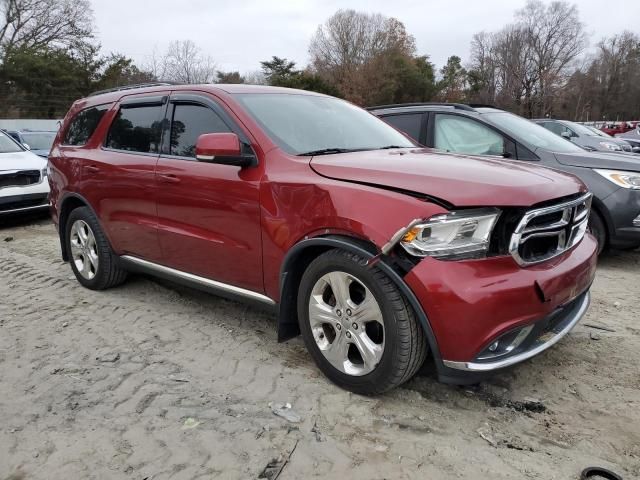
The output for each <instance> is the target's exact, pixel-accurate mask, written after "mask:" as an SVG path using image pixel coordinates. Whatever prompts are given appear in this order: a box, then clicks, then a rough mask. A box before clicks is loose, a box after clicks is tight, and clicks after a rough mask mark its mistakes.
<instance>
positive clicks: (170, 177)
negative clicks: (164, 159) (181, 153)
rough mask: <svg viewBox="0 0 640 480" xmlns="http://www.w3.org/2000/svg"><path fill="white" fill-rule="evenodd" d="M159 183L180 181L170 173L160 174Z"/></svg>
mask: <svg viewBox="0 0 640 480" xmlns="http://www.w3.org/2000/svg"><path fill="white" fill-rule="evenodd" d="M158 177H160V181H161V182H164V183H180V179H179V178H178V177H176V176H175V175H173V174H171V173H167V174H160V175H158Z"/></svg>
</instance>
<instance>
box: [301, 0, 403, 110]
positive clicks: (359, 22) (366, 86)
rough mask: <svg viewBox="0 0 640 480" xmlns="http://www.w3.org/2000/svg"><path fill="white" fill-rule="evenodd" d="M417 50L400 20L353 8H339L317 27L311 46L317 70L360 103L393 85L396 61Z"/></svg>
mask: <svg viewBox="0 0 640 480" xmlns="http://www.w3.org/2000/svg"><path fill="white" fill-rule="evenodd" d="M414 52H415V41H414V38H413V37H412V36H411V35H409V34H408V33H407V31H406V29H405V27H404V25H403V24H402V23H401V22H400V21H399V20H397V19H395V18H389V17H385V16H383V15H380V14H368V13H361V12H356V11H354V10H338V11H337V12H336V13H335V14H334V15H333V16H331V17H330V18H329V19H328V20H327V21H326V22H325V23H324V24H323V25H320V26H319V27H318V29H317V31H316V33H315V35H314V37H313V38H312V40H311V44H310V46H309V53H310V55H311V67H312V69H313V70H314V72H316V73H317V74H319V75H320V77H321V78H323V79H324V80H325V81H327V82H328V83H330V84H332V85H335V86H336V87H337V88H338V90H339V91H340V93H341V94H342V95H343V96H344V97H345V98H348V99H350V100H352V101H355V102H359V103H371V102H372V101H374V98H375V94H376V92H380V91H384V90H385V89H387V90H388V89H390V88H393V86H392V85H391V84H390V82H393V81H394V79H393V73H394V65H393V61H394V60H395V59H398V57H402V56H404V57H411V56H412V55H413V53H414Z"/></svg>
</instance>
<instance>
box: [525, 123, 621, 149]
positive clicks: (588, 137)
mask: <svg viewBox="0 0 640 480" xmlns="http://www.w3.org/2000/svg"><path fill="white" fill-rule="evenodd" d="M534 122H536V123H537V124H538V125H542V126H543V127H544V128H546V129H547V130H549V131H551V132H553V133H555V134H556V135H560V136H561V137H562V138H565V139H567V140H569V141H571V142H573V143H575V144H576V145H579V146H581V147H582V148H584V149H585V150H589V151H592V152H594V151H600V152H616V153H630V152H632V148H631V145H630V144H629V143H628V142H625V141H624V140H621V139H619V138H614V137H611V136H609V135H607V134H606V133H604V132H600V133H601V134H602V135H601V134H600V133H596V132H594V131H593V130H592V129H590V128H589V127H587V126H585V125H581V124H579V123H575V122H570V121H568V120H553V119H549V118H544V119H538V120H534ZM603 135H607V137H608V138H607V137H605V136H603Z"/></svg>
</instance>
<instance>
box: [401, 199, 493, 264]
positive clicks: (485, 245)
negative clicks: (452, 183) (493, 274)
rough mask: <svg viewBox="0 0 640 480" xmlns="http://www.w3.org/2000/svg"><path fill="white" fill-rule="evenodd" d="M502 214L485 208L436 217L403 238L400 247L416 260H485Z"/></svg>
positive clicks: (413, 226) (414, 226)
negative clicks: (494, 228)
mask: <svg viewBox="0 0 640 480" xmlns="http://www.w3.org/2000/svg"><path fill="white" fill-rule="evenodd" d="M499 216H500V210H498V209H497V208H482V209H473V210H459V211H453V212H449V213H446V214H441V215H435V216H433V217H431V218H429V219H428V220H426V221H424V222H422V223H418V224H414V225H412V226H411V228H409V229H408V230H407V231H406V232H405V233H404V235H403V237H402V240H401V241H400V245H402V248H404V249H405V250H406V251H407V253H409V254H410V255H413V256H416V257H434V258H439V259H443V260H461V259H465V258H478V257H484V256H486V254H487V251H488V249H489V241H490V239H491V232H492V231H493V227H494V226H495V224H496V222H497V220H498V217H499Z"/></svg>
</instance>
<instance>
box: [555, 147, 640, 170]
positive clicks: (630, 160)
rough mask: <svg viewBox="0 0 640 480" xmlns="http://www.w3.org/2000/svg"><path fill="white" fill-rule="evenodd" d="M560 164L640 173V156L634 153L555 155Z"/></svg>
mask: <svg viewBox="0 0 640 480" xmlns="http://www.w3.org/2000/svg"><path fill="white" fill-rule="evenodd" d="M554 155H555V157H556V159H557V160H558V162H560V163H561V164H563V165H569V166H572V167H586V168H606V169H608V170H629V171H632V172H640V155H635V154H632V153H629V154H625V153H606V152H584V153H554Z"/></svg>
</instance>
